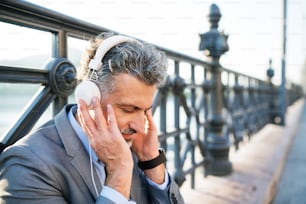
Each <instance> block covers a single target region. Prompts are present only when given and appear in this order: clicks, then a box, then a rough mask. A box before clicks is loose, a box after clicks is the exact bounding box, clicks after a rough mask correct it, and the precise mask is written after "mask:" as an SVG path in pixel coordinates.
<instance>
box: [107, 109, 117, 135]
mask: <svg viewBox="0 0 306 204" xmlns="http://www.w3.org/2000/svg"><path fill="white" fill-rule="evenodd" d="M107 122H108V125H109V127H110V129H111V130H112V131H118V132H119V129H118V124H117V119H116V116H115V113H114V109H113V106H112V105H110V104H108V105H107Z"/></svg>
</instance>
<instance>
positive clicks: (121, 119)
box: [115, 111, 129, 129]
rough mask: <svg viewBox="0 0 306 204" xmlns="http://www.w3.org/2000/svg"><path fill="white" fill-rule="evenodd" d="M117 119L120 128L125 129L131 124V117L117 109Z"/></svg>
mask: <svg viewBox="0 0 306 204" xmlns="http://www.w3.org/2000/svg"><path fill="white" fill-rule="evenodd" d="M115 114H116V120H117V124H118V128H119V129H125V128H127V127H128V124H129V117H128V116H127V115H126V114H123V113H120V111H116V112H115Z"/></svg>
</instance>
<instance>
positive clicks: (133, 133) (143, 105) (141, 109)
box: [101, 74, 156, 146]
mask: <svg viewBox="0 0 306 204" xmlns="http://www.w3.org/2000/svg"><path fill="white" fill-rule="evenodd" d="M155 90H156V87H155V86H148V85H146V84H144V83H143V82H141V81H139V80H138V79H136V78H135V77H133V76H131V75H129V74H119V75H118V76H116V77H115V88H114V89H113V91H112V92H111V93H110V94H109V95H108V96H107V97H105V98H104V99H103V100H102V101H101V103H102V108H103V113H104V117H105V118H107V116H106V114H105V113H106V105H107V104H111V105H112V106H113V108H114V111H115V115H116V119H117V123H118V128H119V130H120V131H121V133H122V135H123V137H124V139H125V140H126V141H127V142H128V143H129V145H130V146H131V145H132V142H133V140H134V139H135V138H136V137H137V136H138V137H139V136H143V133H144V129H145V122H146V119H145V112H146V111H147V110H149V109H150V108H151V107H152V102H153V97H154V93H155ZM131 124H133V125H134V126H136V127H138V128H137V130H136V129H132V128H131Z"/></svg>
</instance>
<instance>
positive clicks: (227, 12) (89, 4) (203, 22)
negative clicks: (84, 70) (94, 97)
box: [0, 0, 306, 134]
mask: <svg viewBox="0 0 306 204" xmlns="http://www.w3.org/2000/svg"><path fill="white" fill-rule="evenodd" d="M29 2H31V3H33V4H37V5H40V6H42V7H45V8H48V9H51V10H54V11H57V12H59V13H62V14H65V15H68V16H72V17H74V18H77V19H80V20H83V21H86V22H90V23H92V24H97V25H99V26H102V27H105V28H108V29H110V30H113V31H116V32H119V33H123V34H127V35H131V36H134V37H136V38H140V39H142V40H145V41H148V42H150V43H153V44H156V45H159V46H161V47H165V48H168V49H171V50H175V51H177V52H180V53H184V54H188V55H191V56H194V57H196V58H200V59H203V60H205V56H204V54H203V53H202V52H200V51H199V50H198V48H199V43H200V37H199V34H201V33H204V32H207V31H208V30H209V23H208V19H207V15H208V13H209V7H210V5H211V4H212V3H216V4H217V5H218V6H219V8H220V10H221V14H222V18H221V20H220V23H219V30H223V31H224V32H225V33H226V34H228V35H229V38H228V44H229V51H228V52H227V53H225V54H224V55H223V56H222V57H221V64H222V65H223V66H224V67H226V68H228V69H231V70H235V71H238V72H241V73H244V74H247V75H251V76H254V77H257V78H260V79H265V78H266V70H267V69H268V68H269V60H270V59H271V60H272V67H273V68H274V72H275V76H274V78H273V81H274V82H275V83H278V84H279V83H280V80H281V60H282V43H283V22H284V21H283V6H284V5H283V1H281V0H216V1H205V0H155V1H148V0H124V1H119V0H95V1H93V0H87V1H84V0H83V1H82V0H65V1H62V0H30V1H29ZM0 30H1V32H0V63H1V65H4V66H20V67H27V68H40V69H41V68H42V66H43V65H44V64H45V63H46V61H47V60H48V59H49V58H50V57H51V56H52V53H51V47H52V41H51V38H52V35H51V34H50V33H48V32H43V31H38V30H32V29H29V28H24V27H20V26H15V25H12V24H7V23H4V22H0ZM305 38H306V1H304V0H287V36H286V42H287V52H286V53H287V54H286V76H287V80H288V81H293V82H295V83H304V86H305V81H306V80H305V76H306V63H305V62H306V57H305V56H306V43H305V40H304V39H305ZM33 42H34V43H33ZM68 44H69V47H68V49H69V51H68V54H69V56H68V57H69V59H71V60H72V62H73V63H74V64H75V65H76V66H78V64H79V59H80V57H81V54H82V52H83V50H84V48H85V46H86V44H87V43H86V41H84V40H79V39H75V38H69V39H68ZM8 86H9V87H10V89H8V88H7V87H8ZM12 87H13V89H12ZM36 89H37V85H33V86H31V85H30V86H29V85H27V86H26V87H25V86H22V85H17V84H16V85H14V84H1V85H0V98H1V99H0V113H1V117H2V118H3V115H5V118H3V119H2V120H1V121H0V134H1V133H2V132H3V130H2V129H3V128H1V127H6V126H7V124H9V123H10V122H11V121H13V119H14V118H16V115H17V114H18V113H19V112H20V109H22V108H23V107H24V106H25V104H26V103H27V102H28V101H29V100H30V98H31V97H32V95H33V94H34V93H35V91H36ZM12 90H15V91H12ZM72 100H73V99H72ZM12 104H16V107H15V108H14V110H15V109H16V113H14V112H13V111H12V108H11V106H12Z"/></svg>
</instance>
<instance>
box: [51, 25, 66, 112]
mask: <svg viewBox="0 0 306 204" xmlns="http://www.w3.org/2000/svg"><path fill="white" fill-rule="evenodd" d="M52 41H53V43H52V45H53V46H52V55H53V57H58V58H67V56H68V51H67V44H68V43H67V33H66V31H64V30H61V31H59V32H58V33H54V34H53V39H52ZM67 103H68V97H60V96H57V97H56V98H55V99H54V102H53V104H52V105H53V115H54V116H55V115H56V114H57V113H58V112H59V111H60V110H61V109H62V108H63V107H64V106H65V105H66V104H67Z"/></svg>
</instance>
